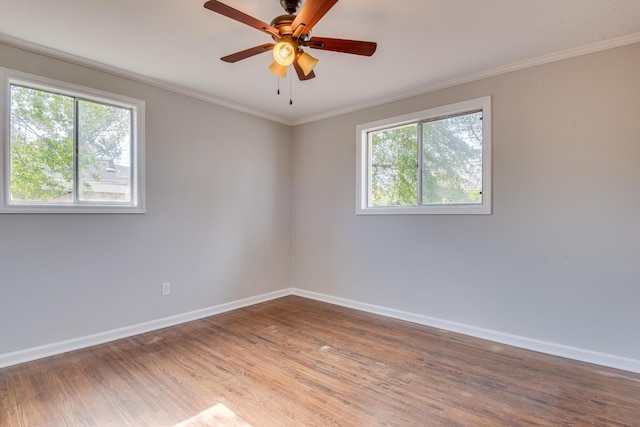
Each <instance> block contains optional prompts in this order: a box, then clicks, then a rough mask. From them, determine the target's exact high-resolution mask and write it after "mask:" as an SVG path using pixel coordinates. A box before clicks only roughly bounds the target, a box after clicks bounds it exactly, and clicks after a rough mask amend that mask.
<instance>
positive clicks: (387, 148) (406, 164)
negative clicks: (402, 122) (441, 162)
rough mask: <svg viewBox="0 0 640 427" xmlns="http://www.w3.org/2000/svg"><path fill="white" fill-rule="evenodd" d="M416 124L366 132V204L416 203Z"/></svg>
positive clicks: (412, 204)
mask: <svg viewBox="0 0 640 427" xmlns="http://www.w3.org/2000/svg"><path fill="white" fill-rule="evenodd" d="M417 129H418V127H417V125H416V124H411V125H408V126H399V127H395V128H390V129H383V130H379V131H375V132H369V182H370V183H371V185H370V189H369V199H368V206H370V207H376V206H416V205H417V204H418V169H417V163H418V138H417V135H418V132H417Z"/></svg>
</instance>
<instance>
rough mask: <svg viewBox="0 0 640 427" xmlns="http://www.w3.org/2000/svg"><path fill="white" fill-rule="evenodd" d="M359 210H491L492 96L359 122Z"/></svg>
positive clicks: (423, 211)
mask: <svg viewBox="0 0 640 427" xmlns="http://www.w3.org/2000/svg"><path fill="white" fill-rule="evenodd" d="M356 169H357V175H356V179H357V186H356V188H357V206H356V213H357V214H490V213H491V98H490V97H483V98H478V99H474V100H470V101H465V102H460V103H457V104H452V105H447V106H444V107H439V108H433V109H431V110H425V111H419V112H417V113H412V114H407V115H404V116H399V117H393V118H390V119H385V120H380V121H377V122H372V123H365V124H362V125H359V126H358V127H357V164H356Z"/></svg>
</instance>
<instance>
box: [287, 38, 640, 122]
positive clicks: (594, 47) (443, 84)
mask: <svg viewBox="0 0 640 427" xmlns="http://www.w3.org/2000/svg"><path fill="white" fill-rule="evenodd" d="M639 42H640V33H635V34H630V35H627V36H623V37H618V38H615V39H610V40H605V41H601V42H598V43H593V44H589V45H585V46H580V47H577V48H572V49H567V50H563V51H560V52H556V53H552V54H548V55H542V56H538V57H536V58H531V59H526V60H523V61H518V62H514V63H511V64H507V65H502V66H499V67H494V68H490V69H488V70H484V71H480V72H477V73H472V74H467V75H464V76H460V77H455V78H453V79H449V80H444V81H440V82H435V83H433V84H429V85H426V86H421V87H419V88H415V89H410V90H407V91H404V92H400V93H399V94H395V95H392V96H388V97H384V98H376V99H374V100H371V101H368V102H364V103H361V104H356V105H351V106H348V107H345V108H341V109H337V110H332V111H328V112H326V113H321V114H317V115H313V116H308V117H304V118H301V119H296V120H293V126H297V125H301V124H305V123H311V122H317V121H319V120H324V119H328V118H331V117H336V116H340V115H343V114H347V113H352V112H355V111H360V110H364V109H366V108H371V107H377V106H379V105H383V104H388V103H390V102H395V101H401V100H403V99H407V98H411V97H414V96H418V95H424V94H427V93H430V92H435V91H438V90H442V89H446V88H449V87H453V86H459V85H461V84H465V83H471V82H474V81H478V80H482V79H486V78H489V77H495V76H499V75H501V74H507V73H511V72H513V71H520V70H524V69H527V68H532V67H537V66H538V65H544V64H549V63H552V62H558V61H562V60H565V59H570V58H575V57H578V56H582V55H588V54H590V53H596V52H600V51H603V50H609V49H613V48H616V47H621V46H626V45H630V44H634V43H639Z"/></svg>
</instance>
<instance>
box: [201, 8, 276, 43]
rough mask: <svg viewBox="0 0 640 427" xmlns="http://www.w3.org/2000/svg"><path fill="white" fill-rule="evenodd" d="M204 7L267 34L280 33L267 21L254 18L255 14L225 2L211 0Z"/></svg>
mask: <svg viewBox="0 0 640 427" xmlns="http://www.w3.org/2000/svg"><path fill="white" fill-rule="evenodd" d="M204 7H206V8H207V9H209V10H211V11H213V12H216V13H219V14H220V15H224V16H226V17H227V18H231V19H235V20H236V21H238V22H242V23H243V24H246V25H248V26H250V27H253V28H256V29H258V30H260V31H262V32H265V33H267V34H274V35H276V36H279V35H280V32H279V31H278V30H277V29H276V28H274V27H272V26H271V25H269V24H267V23H266V22H262V21H261V20H259V19H256V18H254V17H253V16H249V15H247V14H246V13H244V12H240V11H239V10H237V9H234V8H232V7H231V6H227V5H226V4H224V3H220V2H219V1H216V0H209V1H208V2H206V3H205V4H204Z"/></svg>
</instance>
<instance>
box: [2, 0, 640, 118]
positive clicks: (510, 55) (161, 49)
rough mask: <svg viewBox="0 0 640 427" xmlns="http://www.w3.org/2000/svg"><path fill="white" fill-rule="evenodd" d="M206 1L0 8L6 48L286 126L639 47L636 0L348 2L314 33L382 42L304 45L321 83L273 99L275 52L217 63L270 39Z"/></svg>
mask: <svg viewBox="0 0 640 427" xmlns="http://www.w3.org/2000/svg"><path fill="white" fill-rule="evenodd" d="M204 1H205V0H55V1H52V0H0V11H1V13H0V40H4V41H8V42H9V43H13V44H17V45H23V46H28V47H31V48H34V47H39V48H46V49H45V51H49V49H51V50H54V51H58V52H60V53H64V54H66V55H70V56H67V57H69V58H72V59H76V60H80V61H81V62H83V61H87V62H88V63H89V64H92V65H96V64H102V65H106V66H108V67H109V68H110V69H112V70H116V71H119V72H126V73H125V74H127V73H129V74H135V75H136V76H138V77H141V76H144V78H145V79H147V81H153V82H156V83H161V84H164V85H167V86H171V87H173V88H176V89H178V90H181V91H185V92H188V93H192V94H196V95H197V96H200V97H203V98H205V99H210V100H212V101H214V102H217V103H221V104H223V105H229V106H232V107H233V108H238V109H241V110H244V111H249V112H251V113H254V114H257V115H260V116H263V117H268V118H271V119H274V120H277V121H281V122H283V123H289V124H295V123H302V122H305V121H309V120H312V119H314V118H319V117H323V116H329V115H332V114H336V113H337V112H344V111H349V110H352V109H355V108H359V107H362V106H367V105H374V104H376V103H380V102H383V101H387V100H392V99H399V98H401V97H404V96H408V95H410V94H415V93H420V92H425V91H427V90H429V89H430V88H436V87H441V86H444V85H447V84H451V83H453V82H460V81H464V80H468V79H472V78H474V77H478V76H481V75H489V74H492V73H497V72H499V71H500V70H508V69H515V68H522V67H523V66H526V65H531V64H537V63H543V62H546V61H549V60H552V59H558V58H564V57H570V56H573V55H576V54H579V53H585V52H589V51H594V50H598V49H602V48H605V47H611V46H617V45H623V44H627V43H632V42H638V41H640V1H639V0H404V1H389V0H341V1H339V2H338V3H337V4H336V5H335V6H334V7H333V8H332V9H331V10H330V11H329V12H328V13H327V14H326V15H325V16H324V18H323V19H322V20H321V21H320V22H319V23H318V24H317V25H316V26H315V27H314V29H313V35H315V36H323V37H335V38H346V39H355V40H366V41H375V42H377V43H378V50H377V51H376V53H375V54H374V55H373V56H372V57H361V56H356V55H347V54H341V53H335V52H328V51H320V50H311V49H309V50H308V51H309V52H310V53H311V54H312V55H314V56H315V57H317V58H318V59H319V60H320V62H319V64H318V65H317V66H316V68H315V73H316V76H317V77H316V78H315V79H313V80H309V81H305V82H300V81H298V80H297V78H294V80H293V81H291V82H290V80H289V78H287V79H284V80H280V89H281V92H282V94H281V95H280V96H278V95H276V89H277V78H276V77H275V76H274V75H273V74H271V73H270V72H269V71H268V69H267V67H268V66H269V64H271V62H272V57H271V54H270V53H264V54H260V55H257V56H254V57H252V58H249V59H245V60H243V61H240V62H237V63H235V64H228V63H225V62H222V61H220V59H219V58H220V57H221V56H224V55H227V54H230V53H234V52H236V51H239V50H243V49H246V48H249V47H253V46H256V45H260V44H263V43H267V42H270V41H271V39H270V38H269V36H268V35H266V34H264V33H262V32H260V31H258V30H256V29H254V28H251V27H249V26H246V25H243V24H241V23H239V22H237V21H234V20H231V19H229V18H226V17H224V16H221V15H218V14H216V13H214V12H211V11H209V10H207V9H205V8H204V7H203V4H204ZM222 1H223V3H226V4H227V5H229V6H231V7H234V8H236V9H238V10H241V11H243V12H245V13H248V14H249V15H252V16H254V17H256V18H258V19H260V20H262V21H265V22H267V23H268V22H270V21H271V19H273V18H274V17H276V16H278V15H281V14H283V13H284V11H283V10H282V8H281V7H280V4H279V0H222ZM23 42H26V43H23ZM293 74H294V77H295V73H293ZM290 84H291V87H292V90H293V105H292V106H291V105H289V87H290Z"/></svg>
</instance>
